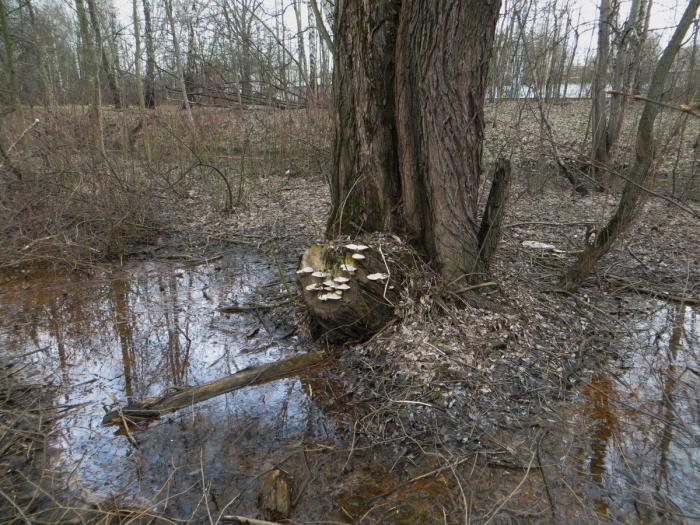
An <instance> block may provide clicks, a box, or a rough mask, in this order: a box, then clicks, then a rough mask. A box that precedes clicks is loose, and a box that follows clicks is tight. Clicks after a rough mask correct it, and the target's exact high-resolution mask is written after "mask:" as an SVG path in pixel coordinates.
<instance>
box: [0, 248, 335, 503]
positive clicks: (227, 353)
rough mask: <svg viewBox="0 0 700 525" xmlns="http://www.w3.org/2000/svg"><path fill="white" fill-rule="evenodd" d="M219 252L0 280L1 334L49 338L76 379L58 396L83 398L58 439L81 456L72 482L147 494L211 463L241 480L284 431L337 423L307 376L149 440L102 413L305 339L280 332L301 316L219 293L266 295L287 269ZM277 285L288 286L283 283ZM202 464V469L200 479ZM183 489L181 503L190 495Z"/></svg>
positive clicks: (213, 404) (13, 340) (242, 393)
mask: <svg viewBox="0 0 700 525" xmlns="http://www.w3.org/2000/svg"><path fill="white" fill-rule="evenodd" d="M218 263H220V264H221V267H223V268H224V269H221V268H219V267H218V266H215V265H211V266H200V267H197V268H194V269H182V268H180V269H178V268H175V267H174V266H172V265H154V264H140V265H135V266H129V267H126V268H125V269H119V270H115V271H114V272H113V273H112V274H108V273H103V274H102V273H101V274H99V275H98V276H97V277H94V276H93V277H91V278H83V279H80V278H75V277H72V278H71V277H70V276H64V277H53V278H51V277H49V278H46V279H43V280H40V281H36V282H29V283H23V284H22V285H14V287H12V288H9V289H5V290H2V291H0V315H1V316H2V321H1V322H2V323H3V324H4V326H3V327H2V328H1V329H0V346H2V347H4V348H12V349H13V350H14V352H16V353H18V354H22V353H25V352H31V351H33V350H36V349H39V348H45V349H46V350H45V351H42V352H37V353H34V354H32V355H31V357H30V358H31V359H33V360H34V361H35V363H36V364H38V365H39V367H40V369H41V370H42V371H45V372H48V373H50V374H51V375H52V377H53V378H54V382H55V383H56V384H60V385H62V386H63V387H64V388H63V389H62V390H61V397H60V398H59V399H58V402H59V403H61V404H63V405H69V406H77V408H74V409H73V410H72V411H71V412H70V415H69V416H68V417H65V418H63V419H61V420H60V421H59V423H58V425H57V428H56V434H55V441H54V445H55V447H56V448H57V451H58V457H59V462H60V463H61V464H62V465H63V466H64V467H66V468H67V469H68V470H73V469H75V474H74V481H75V482H76V483H79V484H81V485H83V486H84V488H85V490H87V491H88V492H92V493H97V494H99V495H101V496H108V495H112V494H115V493H122V494H130V495H132V496H134V497H136V498H138V497H139V495H140V496H142V497H149V496H150V495H152V494H154V493H155V492H156V491H157V490H158V489H159V488H160V487H161V486H162V485H163V483H164V482H165V480H166V479H168V478H169V476H170V475H171V474H172V473H173V470H174V467H175V472H176V475H174V476H173V477H172V480H171V484H172V485H173V486H174V487H171V490H174V489H175V487H176V486H178V485H179V484H185V485H186V484H187V483H188V480H189V481H191V482H194V481H197V480H199V481H201V468H204V470H205V472H206V477H207V478H211V479H212V480H213V483H214V484H215V483H216V480H217V478H218V479H219V481H221V482H223V483H225V484H230V482H231V481H232V480H234V481H235V480H236V479H238V478H240V479H239V481H241V480H245V479H246V478H247V477H248V476H255V475H257V474H259V473H260V472H261V470H262V469H263V468H264V465H261V464H260V461H261V460H260V458H261V457H262V456H263V455H264V454H265V453H266V452H269V450H270V449H274V448H275V447H279V446H280V444H281V443H284V442H286V441H289V440H292V439H296V440H297V441H299V440H300V439H301V437H303V436H304V435H316V436H320V437H322V438H323V437H326V434H325V426H323V425H326V424H329V423H328V422H322V423H321V424H322V426H319V419H320V415H319V412H318V410H317V409H315V407H314V406H313V403H311V401H310V400H309V399H308V397H307V396H306V395H305V393H304V390H303V386H302V381H300V380H299V379H297V378H290V379H287V380H282V381H276V382H273V383H269V384H266V385H262V386H260V387H256V388H249V389H243V390H239V391H237V392H232V393H229V394H226V395H224V396H220V397H217V398H214V399H211V400H209V401H206V402H204V403H200V404H198V405H196V407H194V408H191V409H187V410H182V411H180V412H178V413H175V414H172V415H170V416H166V417H164V418H163V420H162V421H159V422H157V423H155V424H154V425H153V426H152V427H151V428H149V429H148V430H146V431H144V432H136V433H135V434H134V436H135V438H136V440H137V441H138V442H139V444H140V450H139V451H136V450H135V449H134V448H133V447H132V446H131V445H129V443H128V441H127V438H126V437H124V436H115V435H114V434H113V433H114V427H110V428H105V427H102V426H101V424H100V423H101V419H102V416H103V415H104V410H103V406H105V405H111V404H112V403H113V402H115V401H121V402H124V401H125V400H126V398H127V397H134V398H136V399H140V398H143V397H147V396H152V395H157V394H159V393H161V392H162V391H163V390H164V389H166V388H169V387H174V386H186V385H196V384H199V383H202V382H205V381H209V380H212V379H216V378H220V377H222V376H225V375H228V374H231V373H234V372H236V371H238V370H241V369H243V368H245V367H247V366H250V365H254V364H259V363H261V362H266V361H271V360H276V359H279V358H281V357H283V356H285V355H287V354H289V353H290V352H291V351H292V350H293V349H294V347H295V343H296V337H295V336H291V337H288V338H284V339H283V338H281V335H286V334H288V333H289V331H290V330H289V327H285V326H277V325H276V323H275V320H274V319H273V318H271V317H270V316H268V315H265V314H262V313H261V314H259V315H256V314H251V315H245V316H240V315H231V316H226V315H220V314H218V313H216V311H215V308H216V307H217V306H218V305H219V304H221V303H231V302H238V303H241V304H245V303H246V302H250V301H256V299H255V298H254V297H252V295H253V293H254V292H255V290H256V289H258V288H259V287H261V286H265V284H266V283H272V282H274V281H275V279H276V276H277V270H276V268H275V267H268V266H265V265H264V264H259V262H258V263H255V264H254V263H252V262H250V261H246V260H240V259H235V260H224V261H218ZM266 289H267V290H269V291H271V293H272V295H273V296H274V295H275V294H278V292H279V286H269V287H267V288H266ZM256 330H257V331H256ZM200 449H201V450H200ZM246 463H249V464H248V465H246ZM271 466H272V465H268V466H267V468H269V467H271ZM193 471H194V472H195V473H196V479H194V478H193V479H189V478H192V472H193ZM198 490H199V491H200V492H199V493H200V495H201V487H200V489H198ZM196 499H197V498H195V500H194V501H196ZM185 500H186V498H185ZM185 500H183V502H182V503H181V504H182V505H183V508H182V509H181V510H182V511H183V512H187V507H188V505H190V504H191V502H190V503H186V502H185ZM173 504H174V503H173ZM190 510H191V509H190Z"/></svg>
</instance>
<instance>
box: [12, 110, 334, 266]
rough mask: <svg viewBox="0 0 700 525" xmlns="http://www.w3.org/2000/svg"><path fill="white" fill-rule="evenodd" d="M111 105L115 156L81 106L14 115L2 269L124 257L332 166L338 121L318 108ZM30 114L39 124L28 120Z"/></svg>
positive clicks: (109, 136)
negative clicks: (92, 134)
mask: <svg viewBox="0 0 700 525" xmlns="http://www.w3.org/2000/svg"><path fill="white" fill-rule="evenodd" d="M194 115H195V129H191V128H190V127H189V125H188V123H187V120H186V119H184V118H183V116H182V113H181V112H180V111H179V110H177V109H175V108H168V107H162V108H159V109H158V110H156V111H152V112H149V113H148V115H147V116H146V118H145V119H144V120H143V121H142V119H141V116H140V115H139V113H138V111H137V110H133V111H132V110H125V111H106V112H105V118H104V143H105V155H104V156H103V155H101V154H99V153H95V152H93V150H92V149H91V148H90V142H89V140H88V136H87V130H88V129H89V127H88V125H87V116H86V115H85V114H84V111H83V110H82V109H81V108H76V107H63V108H59V109H57V110H53V111H45V110H37V111H36V112H35V114H33V115H32V116H31V117H32V118H36V121H34V120H28V121H25V122H19V121H18V120H17V119H15V120H12V119H11V118H7V119H6V121H5V122H4V123H3V127H2V134H0V145H2V146H3V151H5V152H6V155H5V156H4V157H3V158H2V159H0V240H2V242H3V244H4V247H5V249H4V250H3V251H2V253H0V270H3V269H5V270H6V269H13V268H21V267H27V266H30V265H36V264H53V265H62V266H69V267H79V266H85V265H90V264H94V263H95V262H97V261H102V260H107V259H115V258H120V257H122V256H123V255H126V254H128V253H129V252H130V251H132V249H133V247H134V246H135V245H138V244H143V243H148V242H151V241H153V240H154V239H155V238H157V237H158V236H162V235H164V234H167V233H168V231H169V230H171V229H170V228H169V225H170V224H173V223H177V224H180V225H181V224H183V223H188V222H197V221H198V220H199V218H200V216H201V215H202V214H203V213H204V214H211V213H218V214H220V215H226V214H231V212H236V213H238V212H239V211H241V210H242V208H243V207H244V204H245V202H246V200H247V198H248V195H249V193H251V191H250V190H251V188H252V187H255V186H256V185H257V184H258V181H259V180H260V179H261V178H263V179H269V178H271V177H272V178H280V179H286V178H289V177H294V176H296V175H304V177H308V176H309V175H311V176H321V175H325V170H326V169H327V166H328V165H329V162H328V155H329V152H330V138H331V134H330V132H329V129H330V121H329V119H328V118H327V115H326V114H325V113H318V114H316V113H310V112H309V111H248V112H241V111H235V110H230V109H223V108H199V109H198V110H197V111H195V113H194ZM27 122H30V124H27Z"/></svg>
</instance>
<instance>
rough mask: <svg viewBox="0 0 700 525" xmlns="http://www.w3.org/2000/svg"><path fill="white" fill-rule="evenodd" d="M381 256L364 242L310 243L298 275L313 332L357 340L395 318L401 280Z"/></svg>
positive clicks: (334, 338) (338, 340) (327, 337)
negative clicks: (338, 243)
mask: <svg viewBox="0 0 700 525" xmlns="http://www.w3.org/2000/svg"><path fill="white" fill-rule="evenodd" d="M388 264H389V263H388V262H387V259H386V257H385V256H383V255H382V253H381V252H380V251H379V250H378V249H377V248H375V247H372V246H367V245H364V244H355V243H348V244H344V245H334V244H331V243H329V244H323V245H321V244H313V245H311V246H309V248H307V249H306V251H305V252H304V254H303V255H302V257H301V259H300V262H299V268H298V270H297V275H298V276H299V286H300V287H301V294H302V297H303V299H304V303H305V304H306V306H307V307H308V309H309V314H310V316H311V334H312V335H313V337H314V338H317V339H322V340H324V341H326V342H329V343H343V342H361V341H365V340H367V339H369V338H370V337H372V335H374V334H375V333H377V332H378V331H379V330H381V329H382V328H383V327H384V326H386V324H387V323H388V322H389V321H390V320H391V319H392V318H393V316H394V306H395V305H396V304H397V302H398V300H399V293H398V290H397V289H396V286H397V283H400V279H399V276H398V275H397V271H396V269H394V271H393V274H392V270H391V269H390V268H389V266H388Z"/></svg>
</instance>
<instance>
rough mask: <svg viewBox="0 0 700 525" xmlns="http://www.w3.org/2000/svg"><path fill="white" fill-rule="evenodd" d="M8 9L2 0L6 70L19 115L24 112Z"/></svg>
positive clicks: (0, 25)
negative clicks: (18, 86) (20, 98)
mask: <svg viewBox="0 0 700 525" xmlns="http://www.w3.org/2000/svg"><path fill="white" fill-rule="evenodd" d="M8 16H9V13H8V9H7V7H6V6H5V0H0V32H2V43H3V47H4V48H5V60H4V62H5V69H6V71H7V84H8V86H7V87H8V92H9V94H10V96H9V98H10V105H11V106H12V107H13V108H14V110H15V111H16V112H17V114H20V113H21V111H22V106H21V104H20V100H19V90H18V88H17V71H16V69H15V56H14V46H13V43H14V42H13V39H12V33H11V31H10V23H9V20H8Z"/></svg>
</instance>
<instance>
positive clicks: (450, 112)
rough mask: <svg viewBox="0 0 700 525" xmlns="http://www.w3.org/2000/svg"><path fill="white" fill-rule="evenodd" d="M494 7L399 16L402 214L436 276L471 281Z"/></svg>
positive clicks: (424, 3)
mask: <svg viewBox="0 0 700 525" xmlns="http://www.w3.org/2000/svg"><path fill="white" fill-rule="evenodd" d="M499 4H500V2H487V1H482V2H452V1H447V0H421V1H419V0H415V1H413V2H408V3H405V4H404V5H403V7H402V8H401V16H400V23H399V31H398V35H397V64H396V71H397V77H396V90H397V93H396V97H397V107H396V121H397V131H398V147H399V162H400V172H401V188H402V197H403V212H404V217H405V219H406V226H407V227H408V230H409V234H410V235H411V237H412V238H415V239H416V240H418V241H419V243H420V245H421V246H422V248H423V249H424V250H425V251H426V252H427V254H428V255H429V256H430V257H431V258H432V259H433V260H434V261H435V263H436V266H437V268H438V269H439V270H440V272H441V273H442V275H443V276H444V277H446V278H448V279H455V278H457V277H460V276H462V275H465V274H466V275H467V276H469V277H470V279H476V280H478V279H479V278H480V277H481V275H480V274H482V272H483V265H482V263H481V258H480V257H479V240H478V233H479V224H478V222H477V197H478V188H479V179H480V176H481V153H482V142H483V128H484V114H483V113H484V111H483V108H484V95H485V91H486V81H487V79H488V65H489V58H490V56H491V49H492V47H493V39H494V33H495V28H496V20H497V18H498V11H499Z"/></svg>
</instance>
